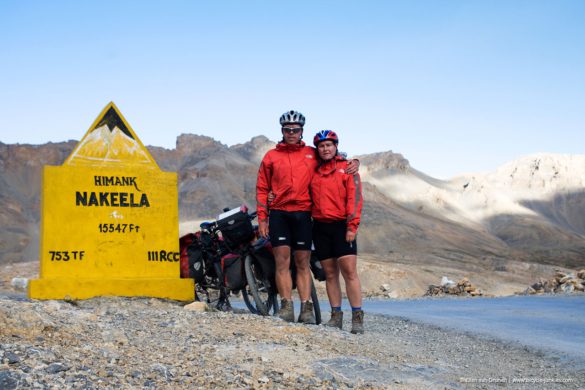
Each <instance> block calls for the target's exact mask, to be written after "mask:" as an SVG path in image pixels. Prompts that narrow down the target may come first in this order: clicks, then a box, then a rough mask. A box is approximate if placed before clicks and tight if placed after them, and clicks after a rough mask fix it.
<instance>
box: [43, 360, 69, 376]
mask: <svg viewBox="0 0 585 390" xmlns="http://www.w3.org/2000/svg"><path fill="white" fill-rule="evenodd" d="M69 369H70V367H68V366H66V365H64V364H63V363H51V364H49V366H48V367H47V368H46V371H47V372H48V373H49V374H57V373H59V372H63V371H67V370H69Z"/></svg>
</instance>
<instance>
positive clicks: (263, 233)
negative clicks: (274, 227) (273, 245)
mask: <svg viewBox="0 0 585 390" xmlns="http://www.w3.org/2000/svg"><path fill="white" fill-rule="evenodd" d="M258 233H259V234H260V237H262V238H268V220H264V221H258Z"/></svg>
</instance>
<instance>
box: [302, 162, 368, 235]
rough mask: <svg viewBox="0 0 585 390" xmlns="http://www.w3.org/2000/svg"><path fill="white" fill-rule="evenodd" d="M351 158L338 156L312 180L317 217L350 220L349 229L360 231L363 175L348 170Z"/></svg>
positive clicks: (323, 166)
mask: <svg viewBox="0 0 585 390" xmlns="http://www.w3.org/2000/svg"><path fill="white" fill-rule="evenodd" d="M346 168H347V160H345V159H344V158H343V157H340V156H336V157H335V158H334V159H332V160H331V161H328V162H326V163H325V164H323V165H322V166H320V167H319V169H318V170H317V172H316V174H315V175H313V179H312V180H311V196H312V198H313V209H312V215H313V219H315V220H317V221H321V222H333V221H343V220H346V221H347V228H348V230H351V231H352V232H355V233H357V230H358V226H359V224H360V218H361V214H362V204H363V198H362V183H361V181H360V175H359V174H357V173H356V174H355V175H348V174H347V173H345V170H346Z"/></svg>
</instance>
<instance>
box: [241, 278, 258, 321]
mask: <svg viewBox="0 0 585 390" xmlns="http://www.w3.org/2000/svg"><path fill="white" fill-rule="evenodd" d="M247 278H248V277H247V276H246V279H247ZM248 287H249V286H246V287H244V288H243V289H242V298H244V303H245V304H246V307H247V308H248V310H250V312H251V313H252V314H258V310H256V306H254V305H255V304H256V303H255V302H254V297H252V298H250V295H251V294H249V293H248V291H247V288H248Z"/></svg>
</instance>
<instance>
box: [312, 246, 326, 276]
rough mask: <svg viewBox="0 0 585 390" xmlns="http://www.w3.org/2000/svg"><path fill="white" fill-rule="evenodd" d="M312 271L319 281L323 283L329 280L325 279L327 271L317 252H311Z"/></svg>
mask: <svg viewBox="0 0 585 390" xmlns="http://www.w3.org/2000/svg"><path fill="white" fill-rule="evenodd" d="M311 271H312V272H313V277H314V278H315V279H317V280H318V281H320V282H323V281H325V279H327V278H326V277H325V270H324V269H323V266H322V265H321V261H320V260H319V259H318V258H317V255H316V254H315V252H311Z"/></svg>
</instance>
